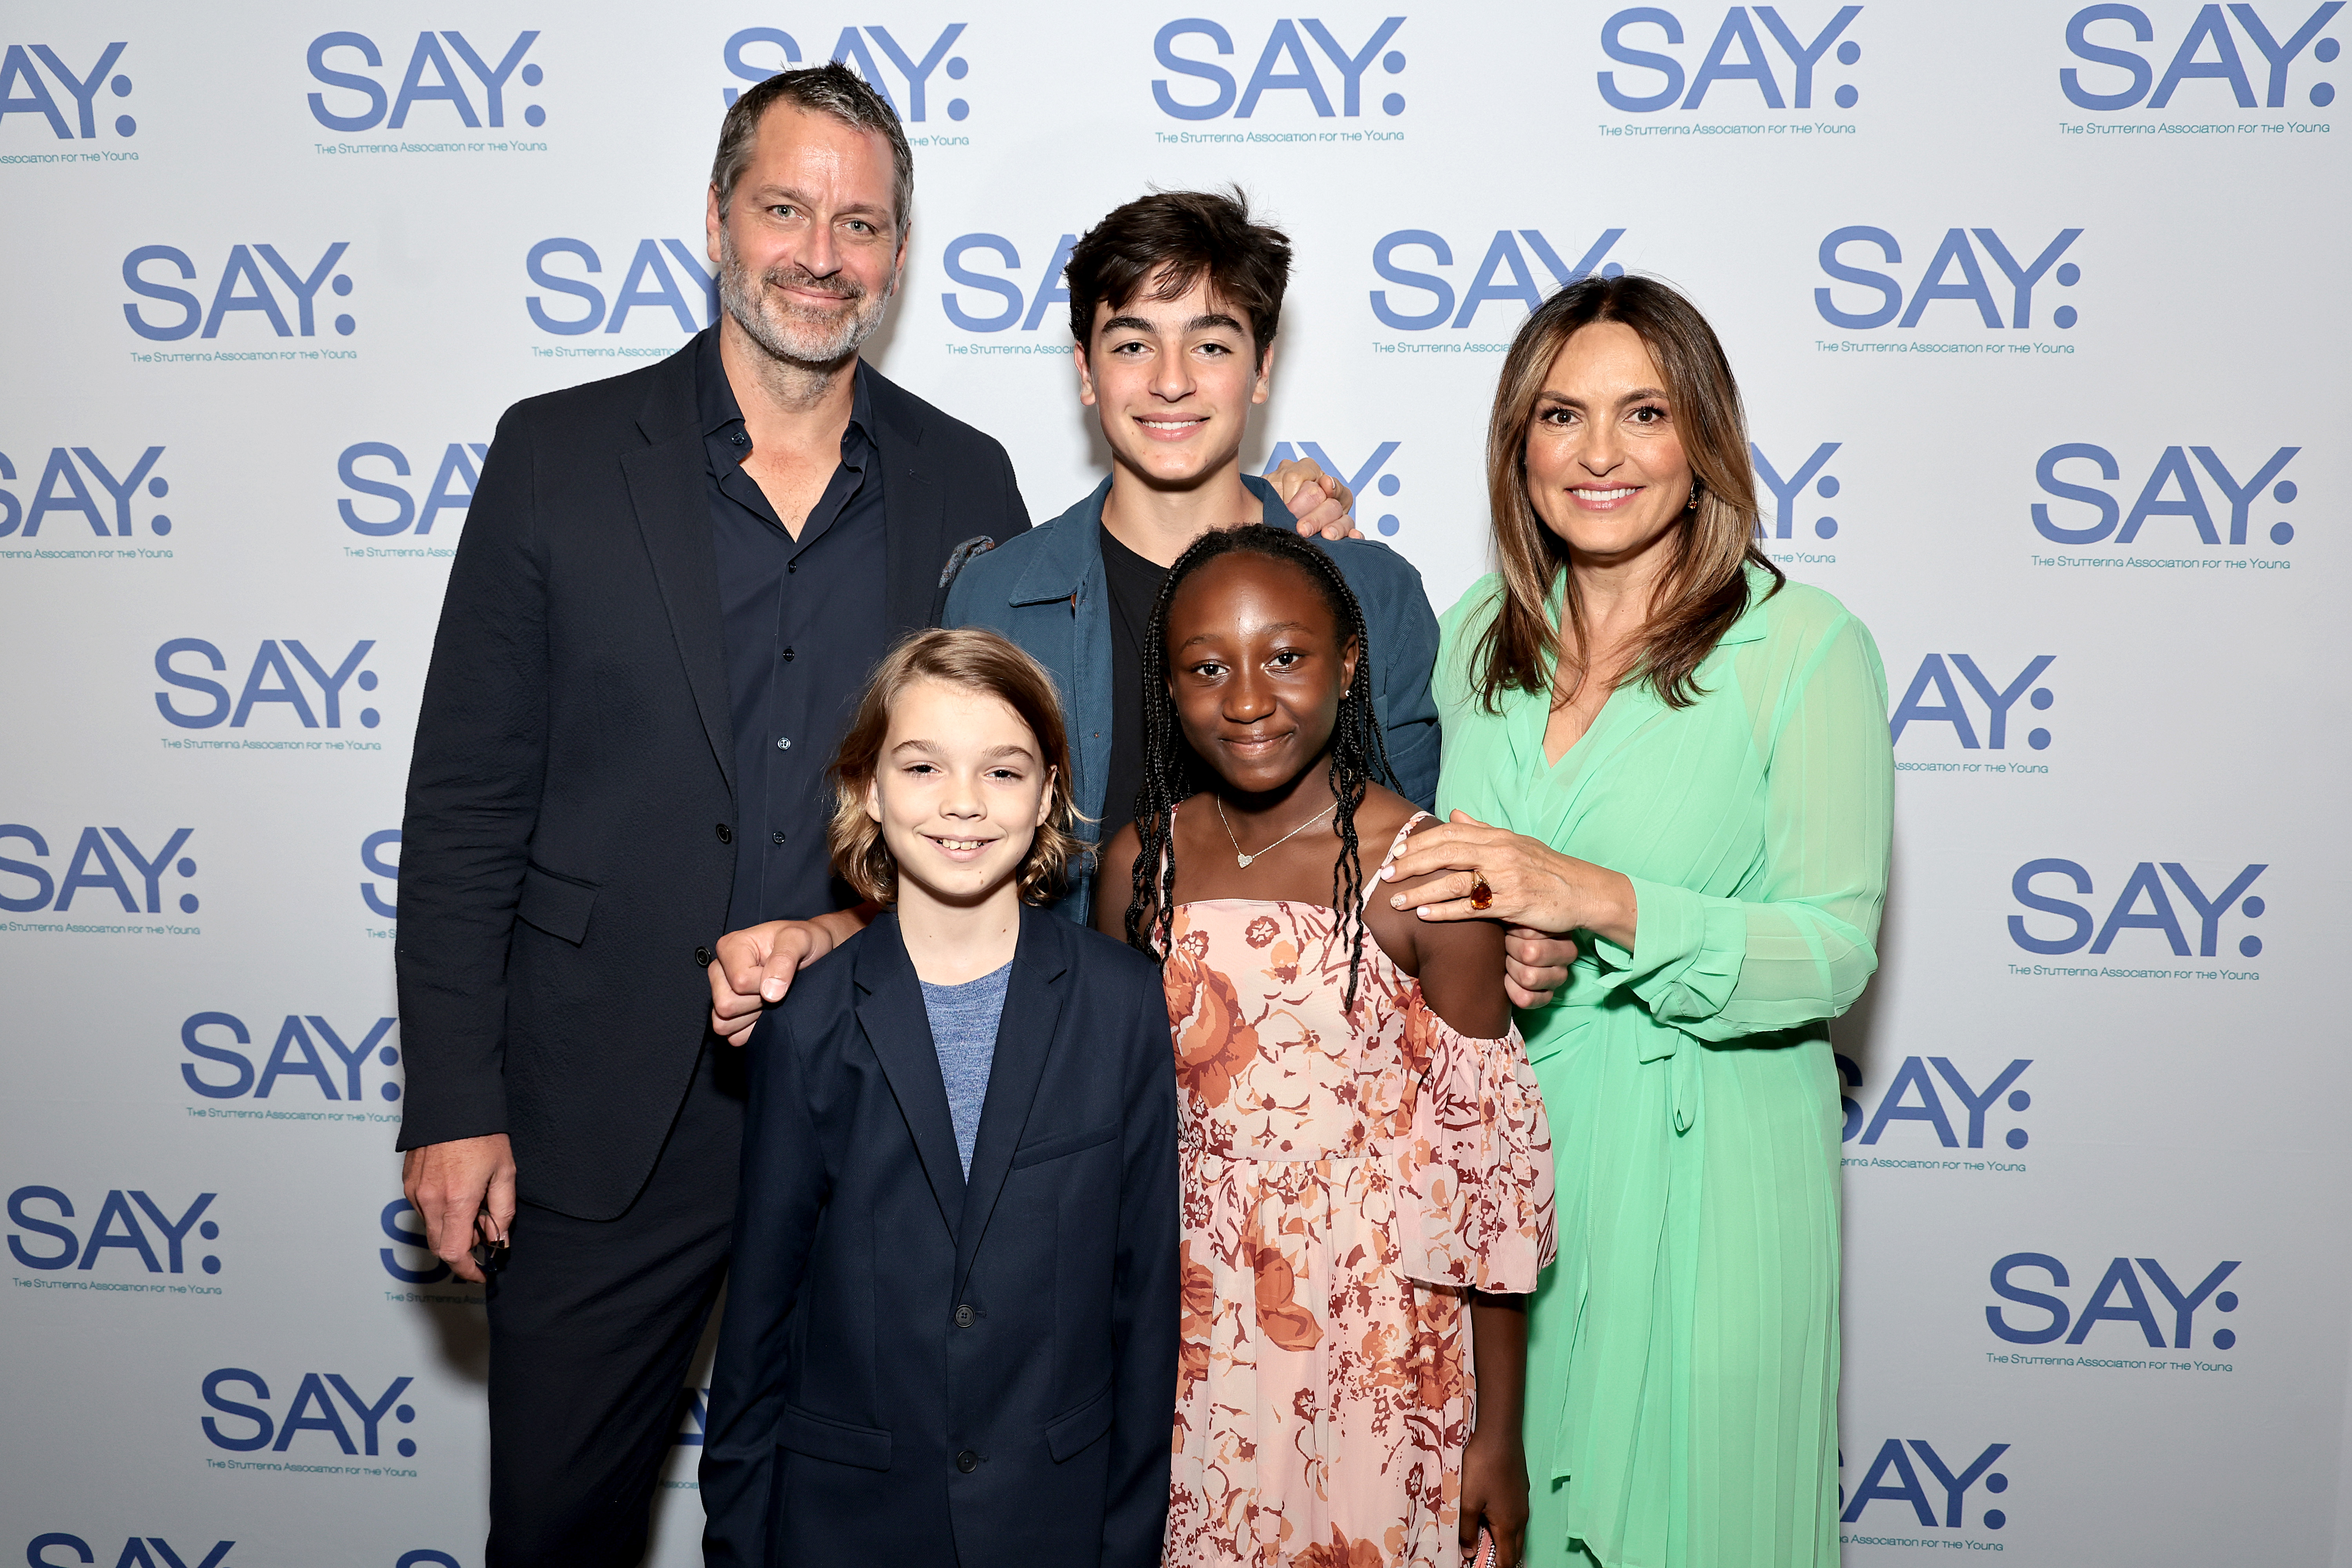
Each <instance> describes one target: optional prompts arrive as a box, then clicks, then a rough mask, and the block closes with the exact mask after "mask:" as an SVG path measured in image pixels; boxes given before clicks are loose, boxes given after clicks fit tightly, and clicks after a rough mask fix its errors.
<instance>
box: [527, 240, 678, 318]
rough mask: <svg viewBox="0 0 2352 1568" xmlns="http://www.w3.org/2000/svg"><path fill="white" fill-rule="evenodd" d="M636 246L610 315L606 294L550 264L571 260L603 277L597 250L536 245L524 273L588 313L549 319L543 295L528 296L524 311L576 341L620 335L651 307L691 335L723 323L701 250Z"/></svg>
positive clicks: (663, 243)
mask: <svg viewBox="0 0 2352 1568" xmlns="http://www.w3.org/2000/svg"><path fill="white" fill-rule="evenodd" d="M665 251H667V253H668V255H669V256H670V257H674V258H677V271H675V272H673V271H671V270H670V265H669V261H668V260H667V259H665V258H664V255H663V253H664V252H665ZM559 256H568V257H571V258H572V259H573V260H574V261H576V262H577V263H578V264H579V266H580V268H581V270H582V271H583V272H588V273H601V272H603V271H604V263H603V262H602V261H601V260H599V259H598V258H597V255H596V251H595V247H593V246H591V245H590V244H589V243H588V242H587V241H586V240H584V239H542V240H541V241H540V242H539V243H538V244H536V245H534V246H532V247H530V253H529V254H528V255H526V256H525V257H524V258H523V270H524V271H525V272H526V273H528V274H529V275H530V280H531V281H532V282H534V283H536V284H538V285H539V286H540V287H541V288H542V289H554V290H555V291H556V292H557V293H559V294H569V295H571V296H572V298H574V299H576V300H580V301H581V302H582V303H583V306H584V307H585V309H584V310H583V313H582V314H580V315H577V316H572V317H562V316H554V315H550V314H549V313H548V310H547V309H546V307H545V306H544V305H542V304H541V302H540V296H538V295H536V294H530V295H526V296H524V298H523V308H524V309H525V310H529V311H530V320H531V324H532V325H533V326H536V327H537V328H538V329H539V330H540V331H542V332H552V333H554V334H555V335H556V336H557V337H560V338H576V337H579V336H580V335H582V334H583V333H585V332H593V331H595V330H596V329H597V327H598V326H599V325H602V326H603V327H604V330H605V331H608V332H617V331H620V330H621V329H622V328H623V327H625V326H626V325H627V324H628V321H629V312H630V311H631V310H637V309H640V308H642V307H645V306H648V305H658V306H661V307H662V308H664V309H666V310H668V311H669V313H670V316H671V318H672V319H673V320H675V321H677V328H678V331H681V332H686V333H689V334H690V333H694V332H698V331H701V330H702V329H703V328H705V327H707V326H709V325H710V324H711V323H712V322H713V321H717V320H719V275H718V274H717V273H716V272H714V271H712V270H710V268H709V267H707V266H706V265H705V264H704V261H703V247H701V246H699V245H688V243H687V242H686V241H684V240H682V239H665V240H660V241H655V240H650V239H641V240H638V241H637V242H636V250H635V253H634V254H632V255H631V256H630V258H629V265H628V268H627V269H626V270H625V271H624V272H623V273H622V275H621V288H620V292H619V293H617V294H615V295H614V297H613V304H612V310H611V312H610V314H609V315H608V314H607V313H606V310H605V308H604V290H602V289H598V288H597V287H596V285H594V284H593V283H591V282H588V281H587V280H586V279H580V278H568V277H565V276H564V275H563V274H562V273H559V272H554V271H551V270H550V263H551V262H552V261H553V260H554V258H557V257H559Z"/></svg>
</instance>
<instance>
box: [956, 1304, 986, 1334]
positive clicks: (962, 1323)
mask: <svg viewBox="0 0 2352 1568" xmlns="http://www.w3.org/2000/svg"><path fill="white" fill-rule="evenodd" d="M979 1316H980V1314H979V1313H977V1312H975V1311H973V1310H971V1303H970V1302H968V1301H967V1302H965V1303H964V1304H962V1305H961V1306H959V1307H958V1308H956V1310H955V1325H956V1327H957V1328H959V1329H968V1328H970V1327H971V1325H972V1323H973V1321H975V1320H976V1319H978V1318H979Z"/></svg>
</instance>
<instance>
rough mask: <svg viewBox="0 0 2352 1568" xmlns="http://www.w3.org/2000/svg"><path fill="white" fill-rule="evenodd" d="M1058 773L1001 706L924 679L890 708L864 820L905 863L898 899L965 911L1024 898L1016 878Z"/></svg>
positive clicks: (1016, 717) (1048, 806)
mask: <svg viewBox="0 0 2352 1568" xmlns="http://www.w3.org/2000/svg"><path fill="white" fill-rule="evenodd" d="M1053 783H1054V770H1053V769H1052V768H1050V767H1048V766H1046V765H1045V763H1044V761H1043V760H1042V759H1041V758H1040V756H1039V755H1038V745H1037V737H1036V736H1035V735H1034V734H1033V733H1031V732H1030V729H1029V726H1028V725H1027V724H1025V723H1024V722H1023V721H1022V719H1021V716H1020V715H1019V714H1017V713H1015V712H1014V711H1013V710H1012V708H1011V707H1010V706H1008V705H1007V704H1006V703H1005V701H1004V700H1003V699H1002V698H1000V697H996V696H993V695H992V694H990V693H988V692H985V691H975V690H972V689H970V688H967V687H961V686H951V685H950V684H948V683H947V682H945V681H941V680H918V681H916V682H914V683H913V684H912V685H910V686H908V688H907V689H906V690H905V691H903V692H901V693H900V694H899V696H898V700H897V701H896V702H894V703H893V704H891V709H890V731H889V733H888V734H887V736H885V737H884V739H883V742H882V756H881V759H880V762H879V763H878V764H877V767H876V768H875V772H874V778H873V780H872V782H870V783H869V784H867V785H866V816H870V817H872V818H873V819H874V821H875V822H876V823H877V824H878V825H879V826H880V827H881V829H882V840H883V842H884V844H886V845H887V846H888V847H889V850H890V857H891V858H892V859H894V860H896V861H897V862H898V898H899V901H900V902H901V903H902V904H903V903H904V902H906V900H908V897H909V896H910V895H911V896H913V897H916V898H921V899H928V900H930V901H932V902H934V903H939V904H946V905H952V906H957V907H963V908H968V907H970V906H971V905H973V904H977V903H983V902H985V901H987V900H989V899H990V898H992V897H996V896H1000V895H1005V894H1010V895H1012V896H1013V897H1014V898H1016V899H1017V898H1018V892H1017V889H1016V887H1015V878H1016V877H1017V876H1018V874H1019V872H1020V869H1021V862H1022V859H1023V858H1024V857H1025V856H1026V855H1027V854H1028V853H1029V846H1030V844H1031V843H1032V842H1033V841H1034V839H1035V837H1036V836H1037V829H1038V828H1039V827H1040V826H1043V825H1044V823H1045V818H1046V816H1047V814H1048V813H1049V812H1050V811H1051V810H1052V805H1053Z"/></svg>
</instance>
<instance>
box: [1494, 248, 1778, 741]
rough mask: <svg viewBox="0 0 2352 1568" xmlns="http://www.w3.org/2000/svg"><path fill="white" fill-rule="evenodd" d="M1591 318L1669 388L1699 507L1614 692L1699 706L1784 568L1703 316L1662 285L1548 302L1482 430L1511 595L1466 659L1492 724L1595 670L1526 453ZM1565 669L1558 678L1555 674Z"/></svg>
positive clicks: (1594, 284)
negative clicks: (1554, 375) (1750, 614)
mask: <svg viewBox="0 0 2352 1568" xmlns="http://www.w3.org/2000/svg"><path fill="white" fill-rule="evenodd" d="M1596 321H1619V322H1622V323H1623V324H1624V325H1626V326H1628V327H1631V328H1632V329H1633V331H1635V332H1636V333H1637V334H1639V335H1640V337H1641V339H1642V342H1643V344H1644V345H1645V346H1647V347H1648V349H1649V351H1650V357H1651V358H1652V359H1654V360H1655V361H1656V362H1657V365H1658V371H1659V374H1661V375H1662V376H1663V377H1664V380H1665V393H1666V400H1667V403H1668V404H1669V405H1670V407H1671V412H1672V415H1673V417H1674V420H1675V425H1676V426H1678V427H1679V429H1680V431H1681V435H1682V440H1683V450H1684V453H1685V455H1686V456H1687V457H1688V458H1689V460H1690V466H1691V474H1692V477H1693V478H1694V479H1696V481H1697V486H1698V495H1697V505H1696V508H1694V509H1693V510H1688V511H1685V513H1684V514H1683V520H1682V521H1681V523H1680V524H1679V525H1678V533H1677V535H1676V538H1675V552H1674V559H1673V561H1672V562H1670V563H1668V565H1667V567H1666V570H1665V572H1664V574H1663V575H1662V576H1661V577H1660V578H1659V579H1658V584H1657V588H1656V591H1655V594H1654V597H1653V599H1652V601H1651V604H1650V614H1649V619H1648V622H1647V624H1646V625H1645V626H1643V630H1642V633H1641V636H1640V638H1639V639H1638V641H1637V642H1636V644H1635V646H1634V652H1633V658H1632V659H1631V660H1630V661H1629V662H1628V663H1627V665H1626V668H1625V673H1624V674H1623V675H1622V676H1621V677H1620V678H1619V679H1620V682H1621V683H1622V682H1623V681H1629V680H1645V681H1647V682H1649V684H1650V686H1651V688H1652V689H1654V690H1655V691H1656V693H1657V694H1658V699H1659V700H1661V701H1663V702H1664V703H1665V704H1666V705H1667V706H1669V707H1673V708H1683V707H1687V706H1688V705H1689V704H1690V703H1691V702H1692V701H1694V700H1696V699H1697V698H1698V697H1700V696H1702V695H1704V693H1703V692H1702V691H1701V690H1700V689H1699V686H1698V682H1697V679H1696V677H1697V672H1698V667H1699V665H1700V663H1701V662H1702V661H1704V660H1705V659H1706V656H1707V655H1708V654H1709V653H1711V652H1713V651H1714V649H1715V645H1716V644H1717V642H1718V641H1719V640H1721V638H1722V637H1723V634H1724V633H1725V632H1727V631H1728V630H1729V629H1730V628H1731V623H1732V622H1734V621H1736V620H1738V618H1739V616H1740V614H1741V613H1742V612H1743V611H1745V610H1746V609H1747V608H1748V574H1747V572H1746V570H1745V568H1746V567H1747V566H1748V565H1750V564H1753V565H1756V566H1758V567H1760V568H1762V569H1763V570H1764V571H1766V572H1768V573H1769V574H1771V576H1772V587H1771V589H1770V590H1769V592H1768V595H1767V596H1768V597H1769V594H1772V593H1778V592H1780V583H1781V581H1782V579H1781V576H1780V568H1779V567H1777V566H1775V565H1773V564H1772V563H1771V562H1770V561H1769V560H1768V559H1766V557H1765V555H1764V552H1762V551H1760V550H1759V549H1758V548H1757V547H1756V527H1757V518H1758V512H1757V506H1756V476H1755V472H1754V470H1753V469H1752V468H1750V467H1749V465H1748V421H1747V417H1746V416H1745V415H1744V414H1743V413H1742V411H1741V409H1740V405H1739V384H1738V382H1737V381H1735V380H1733V378H1732V374H1731V362H1730V361H1729V360H1727V359H1726V358H1725V357H1724V353H1723V345H1722V344H1721V343H1720V342H1717V341H1716V336H1715V329H1713V328H1712V327H1710V326H1708V325H1707V324H1706V317H1705V316H1702V315H1700V314H1699V312H1698V308H1697V307H1696V306H1695V305H1693V304H1692V303H1691V302H1690V301H1689V300H1685V299H1684V298H1683V297H1682V296H1681V295H1680V294H1678V293H1676V292H1675V290H1674V289H1671V288H1669V287H1667V286H1666V285H1665V284H1664V283H1661V282H1659V281H1658V280H1657V279H1654V278H1637V277H1633V276H1632V275H1630V274H1629V275H1627V276H1624V277H1619V278H1586V279H1581V280H1580V281H1578V282H1575V283H1571V284H1570V285H1569V286H1568V287H1567V288H1565V289H1561V290H1560V291H1559V293H1557V294H1554V295H1553V296H1552V297H1551V298H1550V299H1549V300H1545V301H1544V302H1543V304H1542V306H1541V307H1539V308H1538V310H1536V311H1535V312H1534V313H1533V314H1532V315H1530V316H1528V320H1527V323H1526V324H1525V325H1524V326H1522V327H1521V328H1520V329H1519V333H1518V336H1517V337H1516V338H1514V339H1512V341H1511V352H1510V353H1509V354H1508V355H1507V356H1506V357H1505V359H1504V361H1503V374H1502V379H1501V381H1500V382H1498V383H1497V384H1496V387H1495V411H1494V416H1493V417H1492V419H1491V420H1490V421H1489V422H1488V424H1487V426H1486V497H1487V505H1488V507H1489V508H1490V509H1491V510H1492V513H1493V516H1494V523H1495V553H1496V557H1497V559H1498V561H1499V563H1500V565H1501V569H1502V577H1503V594H1502V599H1501V602H1500V604H1499V605H1497V606H1496V613H1495V617H1494V619H1493V620H1492V621H1491V622H1489V623H1488V624H1487V626H1486V630H1485V631H1484V632H1482V633H1481V634H1480V635H1479V637H1478V640H1477V642H1476V643H1475V645H1474V646H1473V647H1472V650H1471V656H1470V671H1469V673H1470V679H1471V682H1472V684H1473V685H1474V687H1475V689H1476V690H1477V692H1478V695H1479V699H1480V700H1481V703H1482V705H1483V706H1484V707H1485V708H1486V710H1487V711H1488V712H1490V713H1493V712H1500V711H1501V710H1502V696H1503V693H1504V692H1506V691H1527V692H1540V691H1549V693H1550V694H1551V700H1552V702H1553V704H1554V705H1555V706H1557V705H1559V704H1560V703H1564V702H1566V701H1567V700H1569V699H1570V697H1572V696H1574V695H1575V693H1576V690H1577V689H1578V688H1579V687H1580V686H1581V685H1582V684H1583V681H1584V676H1585V673H1586V670H1587V668H1588V667H1589V660H1588V658H1587V652H1588V650H1587V647H1586V629H1585V624H1584V606H1583V604H1582V602H1581V600H1580V596H1579V595H1578V594H1577V591H1576V579H1575V577H1574V576H1573V575H1572V574H1570V573H1569V570H1568V547H1567V546H1566V545H1565V544H1564V543H1562V542H1561V541H1560V540H1559V536H1558V535H1556V534H1554V533H1553V532H1552V531H1551V530H1550V529H1549V528H1548V527H1546V526H1545V525H1544V521H1543V519H1542V518H1541V517H1539V516H1538V515H1537V513H1536V510H1535V505H1534V502H1533V501H1532V500H1530V499H1529V498H1528V476H1527V446H1528V426H1529V423H1530V422H1531V421H1532V420H1533V419H1534V417H1535V408H1536V401H1537V399H1538V396H1539V395H1541V394H1542V392H1543V385H1544V382H1545V381H1546V379H1547V378H1549V376H1550V374H1551V367H1552V362H1553V361H1554V360H1556V359H1558V358H1559V352H1560V350H1561V349H1562V348H1564V347H1566V346H1567V343H1568V340H1569V339H1570V337H1572V336H1574V335H1575V334H1576V332H1577V331H1579V330H1580V329H1581V328H1584V327H1588V326H1591V325H1592V324H1593V323H1594V322H1596ZM1563 577H1565V578H1566V579H1567V582H1566V587H1565V590H1564V593H1563V595H1562V598H1561V606H1560V608H1561V614H1560V620H1561V624H1560V625H1559V626H1557V627H1555V626H1553V625H1552V621H1551V614H1550V609H1549V603H1550V598H1551V595H1552V591H1553V589H1554V587H1555V585H1557V584H1559V583H1560V582H1561V579H1562V578H1563ZM1555 669H1557V674H1555Z"/></svg>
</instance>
